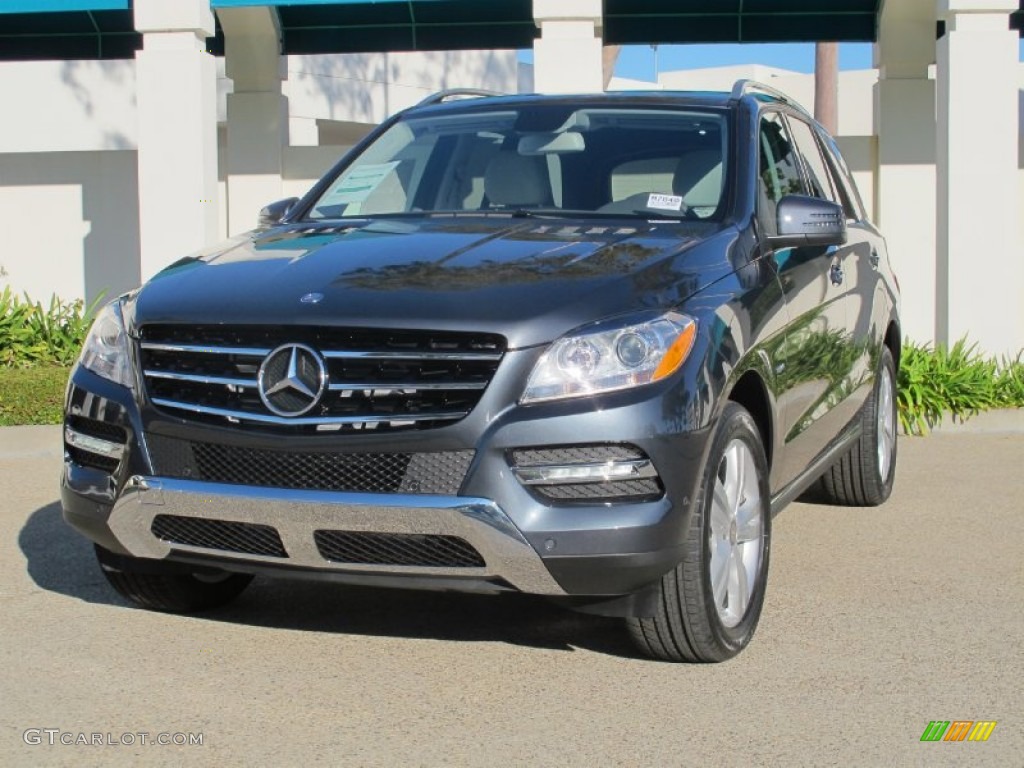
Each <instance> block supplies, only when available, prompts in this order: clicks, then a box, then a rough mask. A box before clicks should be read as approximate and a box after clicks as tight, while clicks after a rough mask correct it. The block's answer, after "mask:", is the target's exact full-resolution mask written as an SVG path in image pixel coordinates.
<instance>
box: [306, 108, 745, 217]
mask: <svg viewBox="0 0 1024 768" xmlns="http://www.w3.org/2000/svg"><path fill="white" fill-rule="evenodd" d="M727 146H728V136H727V124H726V120H725V114H724V113H723V112H718V111H712V110H707V111H700V110H678V109H658V108H653V107H648V106H645V107H642V108H639V107H624V106H618V105H616V106H614V107H579V106H572V105H568V106H567V105H565V104H530V105H525V106H519V107H507V106H502V107H500V108H494V109H492V110H487V109H481V108H474V109H472V110H467V111H464V112H459V113H455V114H451V113H447V114H444V113H441V114H434V115H429V114H428V115H421V116H415V117H408V118H406V119H403V120H401V121H399V122H397V123H395V124H394V125H392V126H391V127H390V128H389V129H388V130H386V131H385V132H384V133H383V134H381V135H380V136H378V137H377V139H376V140H375V141H374V142H373V143H371V144H370V145H369V146H367V147H366V148H365V149H364V150H363V151H362V152H361V153H360V155H359V156H358V157H356V158H355V159H354V160H353V161H352V162H351V163H350V164H349V165H347V166H346V167H345V168H344V170H343V171H342V172H341V173H340V175H338V176H337V177H336V178H335V179H333V181H332V182H331V183H330V185H329V186H328V188H327V191H326V192H324V194H323V195H321V196H320V198H319V199H318V200H317V201H316V202H315V203H314V204H313V206H312V208H311V209H310V210H309V213H308V214H307V215H308V217H309V218H313V219H324V218H345V217H362V216H376V215H388V214H415V213H435V212H456V213H458V212H481V213H487V212H501V211H504V212H511V213H516V214H520V215H529V214H530V213H531V212H536V213H544V212H549V213H556V214H559V213H563V212H564V213H566V214H568V213H590V214H595V215H608V216H642V217H645V218H680V219H684V218H685V219H689V220H701V219H715V218H720V217H721V216H722V215H723V212H722V209H723V208H724V206H723V205H722V201H723V199H724V192H725V187H726V184H725V180H726V179H727V178H728V175H727V174H726V172H725V163H726V158H727V156H728V153H727V152H726V147H727Z"/></svg>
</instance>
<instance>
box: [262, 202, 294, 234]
mask: <svg viewBox="0 0 1024 768" xmlns="http://www.w3.org/2000/svg"><path fill="white" fill-rule="evenodd" d="M297 202H299V198H297V197H289V198H286V199H284V200H278V201H277V202H276V203H271V204H270V205H268V206H267V207H266V208H264V209H263V210H262V211H260V216H259V218H258V219H257V220H256V227H257V228H258V229H270V228H271V227H276V226H277V225H278V224H280V223H281V220H282V219H283V218H284V217H285V216H287V215H288V211H290V210H291V209H292V206H294V205H295V204H296V203H297Z"/></svg>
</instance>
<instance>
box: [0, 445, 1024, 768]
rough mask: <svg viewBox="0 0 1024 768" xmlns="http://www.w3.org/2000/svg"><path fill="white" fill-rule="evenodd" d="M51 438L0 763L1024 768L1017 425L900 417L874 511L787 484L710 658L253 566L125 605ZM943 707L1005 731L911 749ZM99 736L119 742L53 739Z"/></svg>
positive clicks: (7, 530)
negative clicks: (757, 581) (743, 647)
mask: <svg viewBox="0 0 1024 768" xmlns="http://www.w3.org/2000/svg"><path fill="white" fill-rule="evenodd" d="M58 440H59V433H58V432H57V431H56V430H53V429H38V428H37V429H7V430H0V498H2V500H3V501H2V507H0V509H2V511H0V609H2V613H0V764H3V765H5V766H7V765H10V766H14V765H26V766H28V765H33V766H35V765H75V766H84V765H180V764H182V762H187V763H190V764H196V765H310V766H311V765H319V764H325V765H332V766H359V765H386V766H406V765H415V766H419V765H425V766H433V765H480V766H501V765H544V766H561V765H585V766H589V767H595V766H606V765H616V766H618V765H621V766H668V765H707V766H730V765H735V766H750V765H762V764H763V765H816V766H820V765H840V766H859V765H899V766H906V765H929V766H931V765H946V764H948V765H993V766H995V765H999V766H1009V765H1015V766H1019V765H1022V764H1024V694H1022V693H1021V684H1022V682H1024V653H1022V647H1024V618H1022V616H1024V610H1022V609H1024V600H1022V596H1024V435H1021V434H1007V435H976V434H963V435H936V436H933V437H930V438H928V439H904V440H903V441H902V442H901V445H900V453H901V456H900V463H899V470H898V473H899V474H898V478H897V483H896V492H895V494H894V496H893V498H892V500H891V501H890V502H889V503H888V504H887V505H885V506H884V507H882V508H879V509H868V510H857V509H854V510H850V509H838V508H832V507H826V506H815V505H810V504H796V505H793V506H791V507H790V508H789V509H787V510H786V511H785V512H783V513H782V514H781V515H780V516H779V517H778V518H777V519H776V525H775V540H774V549H773V552H772V571H771V577H770V580H769V594H768V598H767V603H766V605H765V611H764V616H763V618H762V621H761V626H760V628H759V630H758V633H757V636H756V638H755V639H754V642H753V644H752V645H751V646H750V648H749V649H748V650H747V651H746V652H745V653H744V654H742V655H741V656H740V657H739V658H737V659H735V660H733V661H731V662H728V663H726V664H721V665H716V666H685V665H670V664H660V663H654V662H650V661H644V660H640V659H638V658H636V656H635V655H634V654H633V652H632V650H631V648H630V646H629V644H628V643H627V641H626V639H625V637H624V636H623V633H622V631H620V628H619V625H618V623H617V622H615V621H613V620H608V619H601V618H596V617H587V616H581V615H574V614H569V613H563V612H561V611H559V610H557V609H555V608H553V607H551V606H549V605H547V604H546V603H544V602H543V601H539V600H534V599H528V598H515V597H508V598H505V597H500V598H483V597H471V596H458V595H431V594H424V593H405V592H392V591H370V590H364V589H352V588H343V587H339V586H332V585H312V584H306V583H302V582H292V581H288V582H271V581H267V580H258V581H257V582H256V583H254V585H253V586H252V587H251V588H250V590H249V591H248V592H247V593H246V594H245V595H244V596H243V597H242V599H240V600H239V601H238V603H236V604H235V605H234V606H232V607H231V608H230V609H228V610H224V611H221V612H218V613H216V614H211V615H207V616H204V617H202V618H196V617H179V616H170V615H160V614H154V613H147V612H145V611H141V610H135V609H132V608H129V607H127V606H126V605H125V604H124V603H123V602H122V601H121V600H119V599H118V598H117V597H116V596H115V595H114V593H113V592H112V591H111V590H109V589H108V588H107V586H106V584H105V583H104V582H103V580H102V577H101V575H100V573H99V571H98V570H97V568H96V566H95V564H94V563H93V560H92V554H91V551H90V547H89V545H88V544H87V543H86V542H85V541H84V540H83V539H80V538H79V537H77V536H76V535H75V534H73V533H72V532H71V531H70V529H68V528H67V527H66V526H65V525H64V524H63V523H62V522H61V519H60V511H59V506H58V504H57V488H56V485H57V474H58V469H59V464H60V458H59V454H58V448H59V446H58V445H57V441H58ZM931 720H951V721H952V720H995V721H997V723H998V725H997V726H996V728H995V730H994V731H993V732H992V735H991V737H990V738H989V740H988V742H986V743H966V742H965V743H921V742H920V741H919V739H920V736H921V734H922V732H923V731H924V729H925V727H926V726H927V724H928V722H929V721H931ZM26 729H39V732H38V740H39V741H41V742H42V743H41V744H38V745H28V744H25V743H24V740H25V731H26ZM42 729H51V730H56V731H58V733H56V734H55V735H54V737H53V738H54V739H55V741H57V742H58V743H57V744H55V745H53V746H50V745H48V743H47V741H48V739H49V738H50V737H49V735H48V734H47V733H46V732H45V731H43V730H42ZM143 732H144V733H146V734H148V736H147V742H151V741H152V740H154V739H155V738H156V737H157V735H158V734H161V733H167V734H178V733H186V734H187V733H193V734H202V740H203V743H202V745H201V746H187V745H186V746H174V745H166V746H159V745H152V744H151V743H147V744H146V745H145V746H142V745H141V743H140V742H141V737H140V736H138V734H140V733H143ZM93 733H97V734H100V738H101V740H102V741H108V740H119V739H122V738H124V739H125V740H130V739H129V737H128V736H127V735H129V734H130V735H131V737H130V738H133V739H134V740H135V744H134V745H131V746H126V745H110V744H104V745H102V746H101V745H81V744H79V745H68V746H65V745H60V744H59V741H60V739H61V738H64V739H65V740H80V739H81V738H83V737H81V736H80V735H79V734H85V736H84V738H85V739H86V740H91V739H92V736H91V734H93ZM36 735H37V732H36V731H30V732H29V735H28V738H29V740H35V739H34V737H35V736H36ZM174 738H178V737H174Z"/></svg>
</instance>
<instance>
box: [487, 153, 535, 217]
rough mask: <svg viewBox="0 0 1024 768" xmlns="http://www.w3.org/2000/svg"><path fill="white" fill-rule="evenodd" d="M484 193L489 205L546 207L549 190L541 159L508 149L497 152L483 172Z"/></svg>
mask: <svg viewBox="0 0 1024 768" xmlns="http://www.w3.org/2000/svg"><path fill="white" fill-rule="evenodd" d="M484 194H485V195H487V199H488V201H490V203H491V205H499V206H508V207H516V206H537V205H547V203H548V199H549V198H550V196H551V188H550V186H549V185H548V172H547V164H546V163H545V162H544V158H543V157H541V156H540V155H520V154H519V153H517V152H514V151H507V150H503V151H501V152H499V153H498V154H496V155H495V156H494V157H493V158H491V161H490V163H488V165H487V171H486V172H485V173H484Z"/></svg>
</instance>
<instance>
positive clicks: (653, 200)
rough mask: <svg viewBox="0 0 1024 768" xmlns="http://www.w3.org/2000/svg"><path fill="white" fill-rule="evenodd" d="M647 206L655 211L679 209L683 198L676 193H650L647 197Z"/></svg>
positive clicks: (681, 207)
mask: <svg viewBox="0 0 1024 768" xmlns="http://www.w3.org/2000/svg"><path fill="white" fill-rule="evenodd" d="M647 207H648V208H653V209H654V210H656V211H681V210H682V209H683V198H681V197H679V196H677V195H658V194H654V193H652V194H651V195H650V196H649V197H648V198H647Z"/></svg>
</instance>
